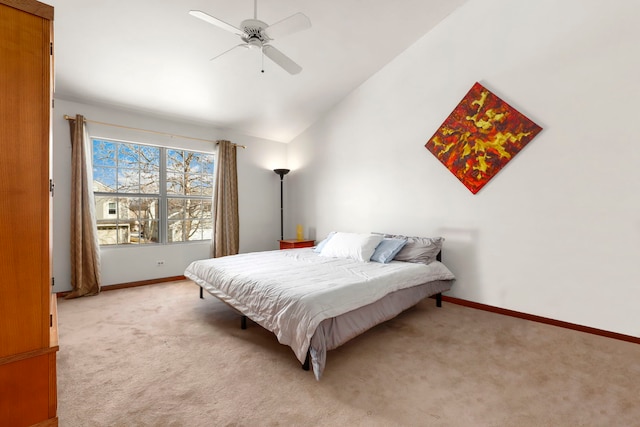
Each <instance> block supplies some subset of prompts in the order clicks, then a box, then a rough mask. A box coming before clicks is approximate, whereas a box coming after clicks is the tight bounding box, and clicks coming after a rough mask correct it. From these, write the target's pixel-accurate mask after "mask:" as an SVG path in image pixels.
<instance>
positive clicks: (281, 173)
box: [273, 169, 289, 240]
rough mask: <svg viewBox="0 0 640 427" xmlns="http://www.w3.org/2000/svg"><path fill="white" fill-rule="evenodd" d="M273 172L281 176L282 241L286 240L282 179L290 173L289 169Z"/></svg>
mask: <svg viewBox="0 0 640 427" xmlns="http://www.w3.org/2000/svg"><path fill="white" fill-rule="evenodd" d="M273 171H274V172H275V173H277V174H278V175H280V240H284V203H283V201H284V198H283V196H282V194H283V191H282V178H284V176H285V175H286V174H288V173H289V169H274V170H273Z"/></svg>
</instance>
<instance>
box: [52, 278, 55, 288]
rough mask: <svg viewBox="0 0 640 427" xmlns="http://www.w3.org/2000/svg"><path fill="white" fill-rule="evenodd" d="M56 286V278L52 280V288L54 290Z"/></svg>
mask: <svg viewBox="0 0 640 427" xmlns="http://www.w3.org/2000/svg"><path fill="white" fill-rule="evenodd" d="M55 285H56V278H55V277H52V278H51V287H52V288H53V287H54V286H55Z"/></svg>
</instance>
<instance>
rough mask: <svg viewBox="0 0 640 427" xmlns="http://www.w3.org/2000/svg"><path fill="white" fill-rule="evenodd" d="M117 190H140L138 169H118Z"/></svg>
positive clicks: (127, 191) (124, 191) (129, 191)
mask: <svg viewBox="0 0 640 427" xmlns="http://www.w3.org/2000/svg"><path fill="white" fill-rule="evenodd" d="M118 192H120V193H139V192H140V173H139V171H138V169H118Z"/></svg>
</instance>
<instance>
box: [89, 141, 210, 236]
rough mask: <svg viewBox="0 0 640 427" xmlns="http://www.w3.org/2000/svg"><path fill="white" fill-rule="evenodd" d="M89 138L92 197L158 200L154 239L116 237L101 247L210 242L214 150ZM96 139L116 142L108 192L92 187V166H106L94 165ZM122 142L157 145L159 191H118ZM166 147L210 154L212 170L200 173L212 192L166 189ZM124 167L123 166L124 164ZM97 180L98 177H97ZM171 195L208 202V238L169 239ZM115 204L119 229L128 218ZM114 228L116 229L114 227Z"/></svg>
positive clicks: (186, 151)
mask: <svg viewBox="0 0 640 427" xmlns="http://www.w3.org/2000/svg"><path fill="white" fill-rule="evenodd" d="M89 141H90V143H91V147H90V150H91V155H90V161H91V167H90V171H91V183H92V192H93V196H94V200H96V199H97V198H99V197H108V198H113V199H121V198H128V199H142V198H155V199H157V200H158V218H157V220H156V221H157V223H158V235H157V240H158V241H157V242H148V243H136V242H131V241H129V242H128V243H119V242H117V239H116V243H99V245H100V248H122V247H149V246H162V245H180V244H197V243H202V242H210V241H211V239H212V238H213V192H214V189H215V178H216V167H217V161H216V160H217V156H216V153H215V151H211V152H207V151H200V150H196V149H191V148H183V147H173V146H166V145H159V144H153V143H146V142H134V141H128V140H121V139H114V138H105V137H98V136H90V137H89ZM96 141H99V142H105V143H112V144H115V145H116V151H115V152H116V154H115V157H116V158H115V162H116V166H114V167H113V168H114V169H115V175H116V185H115V191H113V192H108V191H95V190H94V187H95V185H94V182H95V178H94V176H95V170H96V167H106V166H102V165H98V166H96V165H94V164H93V161H94V144H95V142H96ZM121 144H126V145H133V146H145V147H152V148H157V149H158V150H159V160H158V162H159V164H158V193H141V192H135V193H134V192H121V191H119V190H120V188H118V186H119V184H118V183H117V179H118V177H119V171H120V168H119V167H118V153H119V150H120V146H121ZM169 150H178V151H182V152H183V153H196V154H200V155H205V156H210V158H211V163H212V167H211V173H210V174H209V173H201V175H202V176H205V177H210V181H209V182H210V183H211V194H210V195H206V194H205V195H203V194H199V195H193V194H191V195H187V194H172V193H169V192H168V191H167V175H168V172H167V170H168V165H167V152H168V151H169ZM123 169H125V168H123ZM98 182H100V181H98ZM101 184H103V185H105V184H104V183H101ZM170 199H182V200H187V199H196V200H200V201H203V202H205V201H206V202H208V203H209V204H210V205H211V214H210V218H211V231H210V234H211V236H212V237H211V238H208V239H198V240H182V241H171V240H170V239H169V232H170V230H169V223H170V220H169V218H168V205H169V200H170ZM107 203H111V202H107ZM114 203H115V204H116V214H115V217H116V218H115V219H114V222H115V229H116V230H118V227H119V224H129V221H127V220H123V219H122V218H120V215H121V212H120V210H121V209H120V206H119V202H114ZM94 205H95V201H94ZM107 209H109V206H107ZM188 220H189V218H185V219H184V221H188ZM98 221H99V220H98V219H97V218H96V222H97V224H100V223H99V222H98ZM116 232H117V231H116Z"/></svg>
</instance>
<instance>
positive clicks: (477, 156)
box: [425, 83, 542, 194]
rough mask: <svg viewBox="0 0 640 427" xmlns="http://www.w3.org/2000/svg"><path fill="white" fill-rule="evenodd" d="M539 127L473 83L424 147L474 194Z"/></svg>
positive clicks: (534, 134)
mask: <svg viewBox="0 0 640 427" xmlns="http://www.w3.org/2000/svg"><path fill="white" fill-rule="evenodd" d="M541 130H542V128H541V127H540V126H538V125H537V124H535V123H534V122H532V121H531V120H529V119H528V118H527V117H525V116H524V115H522V114H520V113H519V112H518V111H516V110H515V109H514V108H513V107H511V106H510V105H509V104H507V103H506V102H504V101H503V100H502V99H500V98H498V97H497V96H496V95H494V94H493V93H491V92H490V91H489V90H488V89H486V88H485V87H483V86H482V85H481V84H480V83H476V84H474V85H473V87H472V88H471V90H469V92H468V93H467V94H466V95H465V97H464V98H463V99H462V101H460V103H459V104H458V106H457V107H456V108H455V109H454V110H453V112H452V113H451V114H450V115H449V117H447V119H446V120H445V121H444V123H442V125H441V126H440V127H439V128H438V130H437V131H436V133H435V134H434V135H433V136H432V137H431V139H429V141H428V142H427V143H426V144H425V147H426V148H427V150H429V151H430V152H431V153H432V154H433V155H434V156H436V158H437V159H438V160H440V162H442V164H443V165H445V167H446V168H447V169H449V170H450V171H451V173H453V174H454V175H455V176H456V177H457V178H458V179H459V180H460V181H461V182H462V183H463V184H464V185H465V186H466V187H467V188H468V189H469V190H470V191H471V192H472V193H473V194H476V193H477V192H478V191H480V189H481V188H482V187H484V186H485V185H486V184H487V182H489V180H491V178H493V177H494V176H495V175H496V174H497V173H498V172H499V171H500V169H502V168H503V167H504V166H505V165H506V164H507V163H508V162H509V160H511V159H512V158H513V157H514V156H515V155H516V154H517V153H518V152H519V151H520V150H522V148H523V147H524V146H525V145H527V143H529V141H531V140H532V139H533V138H534V137H535V136H536V135H537V134H538V133H539V132H540V131H541Z"/></svg>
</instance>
